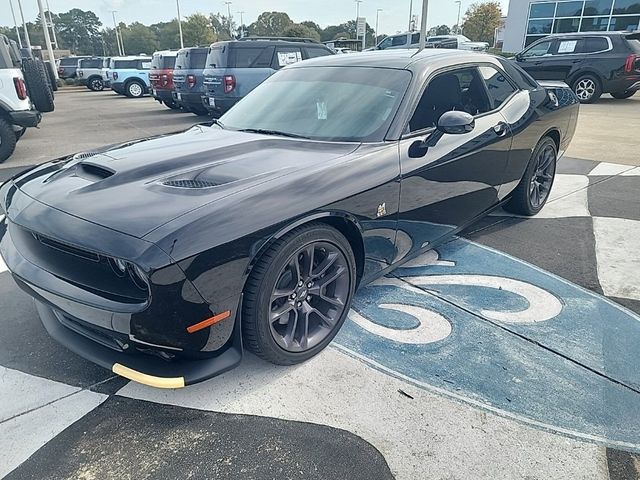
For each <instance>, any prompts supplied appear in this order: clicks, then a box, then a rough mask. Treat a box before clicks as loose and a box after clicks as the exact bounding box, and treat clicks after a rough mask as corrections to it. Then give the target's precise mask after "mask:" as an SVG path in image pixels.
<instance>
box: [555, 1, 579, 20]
mask: <svg viewBox="0 0 640 480" xmlns="http://www.w3.org/2000/svg"><path fill="white" fill-rule="evenodd" d="M583 6H584V2H583V1H579V2H558V8H557V10H556V18H559V17H579V16H580V15H582V7H583Z"/></svg>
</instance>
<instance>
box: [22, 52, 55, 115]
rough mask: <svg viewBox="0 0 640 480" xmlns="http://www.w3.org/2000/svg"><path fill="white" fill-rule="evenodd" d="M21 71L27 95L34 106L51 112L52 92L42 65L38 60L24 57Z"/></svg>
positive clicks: (52, 106)
mask: <svg viewBox="0 0 640 480" xmlns="http://www.w3.org/2000/svg"><path fill="white" fill-rule="evenodd" d="M22 72H23V73H24V80H25V83H26V84H27V91H28V92H29V97H30V98H31V101H32V102H33V104H34V105H35V106H36V108H37V109H38V110H39V111H40V112H42V113H47V112H53V110H54V108H55V106H54V104H53V92H52V90H51V88H50V87H49V84H48V82H47V79H48V75H47V73H46V72H45V69H44V65H40V64H39V61H38V60H34V59H32V58H25V59H24V60H22Z"/></svg>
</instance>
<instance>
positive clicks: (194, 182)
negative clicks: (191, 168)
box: [163, 180, 218, 188]
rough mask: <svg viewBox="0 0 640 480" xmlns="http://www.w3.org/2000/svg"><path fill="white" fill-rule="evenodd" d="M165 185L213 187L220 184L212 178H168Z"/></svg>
mask: <svg viewBox="0 0 640 480" xmlns="http://www.w3.org/2000/svg"><path fill="white" fill-rule="evenodd" d="M163 185H166V186H167V187H176V188H211V187H215V186H217V185H218V184H217V183H215V182H212V181H211V180H167V181H166V182H164V183H163Z"/></svg>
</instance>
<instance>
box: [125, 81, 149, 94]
mask: <svg viewBox="0 0 640 480" xmlns="http://www.w3.org/2000/svg"><path fill="white" fill-rule="evenodd" d="M144 91H145V86H144V84H143V83H142V82H140V81H138V80H131V81H129V82H127V84H126V85H125V86H124V92H125V95H126V96H127V97H129V98H141V97H143V96H144Z"/></svg>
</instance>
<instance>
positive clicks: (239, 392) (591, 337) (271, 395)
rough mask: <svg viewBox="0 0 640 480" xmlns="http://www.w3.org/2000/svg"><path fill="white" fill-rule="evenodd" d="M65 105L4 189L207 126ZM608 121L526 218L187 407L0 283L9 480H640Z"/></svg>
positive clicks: (456, 249) (636, 297)
mask: <svg viewBox="0 0 640 480" xmlns="http://www.w3.org/2000/svg"><path fill="white" fill-rule="evenodd" d="M56 100H57V103H56V112H54V113H53V114H50V115H47V116H45V120H44V121H43V124H42V127H41V128H40V130H39V131H30V132H27V134H26V136H25V137H24V139H23V140H21V141H20V143H19V144H18V149H17V150H16V154H15V155H14V157H12V158H11V159H10V160H9V161H7V162H6V164H5V165H2V168H1V169H0V179H5V178H8V177H9V176H10V175H13V174H15V173H17V171H19V170H20V169H22V168H24V167H25V166H28V165H33V164H35V163H39V162H41V161H44V160H47V159H50V158H55V157H58V156H62V155H65V154H68V153H73V152H77V151H82V150H87V149H91V148H93V147H96V146H100V145H103V144H105V143H107V144H108V143H117V142H121V141H125V140H128V139H133V138H137V137H141V136H146V135H155V134H162V133H169V132H172V131H177V130H181V129H184V128H188V127H189V126H190V125H192V124H194V123H197V122H199V121H202V120H203V119H201V118H199V117H196V116H194V115H193V114H189V113H180V112H174V111H171V110H169V109H166V108H165V107H163V106H161V105H159V104H156V103H155V102H153V101H152V100H150V99H148V98H143V99H126V98H124V97H118V96H115V95H114V94H112V93H111V92H101V93H92V92H89V91H85V90H83V89H69V90H63V91H61V92H59V93H58V95H57V97H56ZM616 102H617V103H615V105H617V106H615V107H614V106H613V105H614V102H612V101H611V100H610V99H604V98H603V100H602V103H598V104H595V105H589V106H583V107H582V110H581V116H580V121H579V130H578V135H577V137H576V138H575V139H574V142H573V144H572V147H571V149H570V150H569V152H568V154H567V155H570V156H567V157H565V158H564V159H563V160H562V161H561V162H560V164H559V169H558V177H557V180H556V184H555V186H554V190H553V194H552V198H551V199H550V201H549V203H548V205H547V206H546V207H545V209H544V210H543V211H542V212H541V213H540V214H539V215H538V216H536V217H535V218H527V219H524V218H518V217H514V216H512V215H510V214H507V213H506V212H504V211H502V210H499V211H496V212H494V213H493V214H491V215H490V216H489V217H487V218H485V219H484V220H482V221H481V222H480V223H478V224H476V225H474V226H473V227H472V228H470V229H469V230H468V231H466V232H463V234H462V235H461V237H460V238H457V239H454V240H452V241H451V242H449V243H447V244H446V245H444V246H442V247H441V248H438V249H437V251H435V252H430V253H427V254H425V255H423V256H422V257H420V258H418V259H416V260H415V261H412V262H410V263H409V264H406V265H404V266H403V267H402V268H400V269H398V270H397V271H395V272H394V273H393V274H392V275H389V276H388V277H385V278H384V279H381V280H380V281H378V282H375V283H374V284H372V285H370V286H368V287H366V288H365V289H363V290H362V291H361V292H359V293H358V295H357V297H356V299H355V302H354V308H353V310H352V312H351V313H350V316H349V320H348V321H347V322H346V323H345V325H344V327H343V329H342V331H341V332H340V334H339V335H338V337H337V338H336V340H335V341H334V342H333V344H332V345H331V346H330V347H329V348H328V349H326V350H325V351H324V352H323V353H322V354H320V355H319V356H317V357H316V358H314V359H312V360H311V361H309V362H307V363H305V364H303V365H300V366H296V367H276V366H273V365H269V364H267V363H265V362H263V361H261V360H259V359H257V358H255V357H253V356H251V355H247V356H246V357H245V359H244V360H243V363H242V365H241V366H240V367H239V368H237V369H235V370H233V371H231V372H228V373H226V374H224V375H222V376H220V377H217V378H214V379H212V380H210V381H207V382H204V383H202V384H198V385H195V386H192V387H188V388H186V389H181V390H175V391H172V390H170V391H164V390H162V391H161V390H155V389H152V388H149V387H145V386H142V385H138V384H134V383H130V382H128V381H126V380H124V379H122V378H119V377H114V376H113V375H112V374H111V372H109V371H107V370H103V369H101V368H98V367H96V366H95V365H93V364H91V363H89V362H87V361H85V360H83V359H81V358H79V357H76V356H74V355H73V354H70V353H68V352H67V351H66V350H65V349H64V348H63V347H61V346H60V345H58V344H56V343H55V342H54V341H53V340H51V339H50V338H49V337H48V335H47V334H46V332H45V331H44V329H43V327H42V326H41V324H40V322H39V320H38V318H37V315H36V312H35V308H34V306H33V303H32V301H31V300H30V299H29V298H28V297H27V295H25V294H24V293H22V291H20V290H19V289H18V288H17V286H16V285H15V283H14V282H13V280H12V279H11V277H10V275H9V273H8V272H6V271H5V268H4V265H3V264H2V263H1V262H0V326H1V327H2V331H3V332H4V333H3V335H2V336H0V451H2V452H3V453H2V461H0V477H2V476H4V475H6V478H14V479H27V478H38V479H41V478H51V479H61V478H101V479H102V478H114V479H116V478H117V479H121V478H136V479H137V478H178V477H185V478H238V479H282V478H304V479H307V478H317V479H329V478H331V479H357V478H363V479H378V478H380V479H386V478H393V477H395V478H399V479H463V478H464V479H466V478H487V479H489V478H490V479H494V478H500V479H503V478H504V479H512V478H513V479H515V478H527V479H550V478H553V479H572V480H573V479H610V480H623V479H624V480H627V479H634V478H640V475H639V474H638V470H639V468H638V466H639V465H640V456H638V454H640V415H638V412H640V356H638V347H637V344H638V340H639V339H640V323H639V322H640V274H638V272H639V271H640V241H638V239H639V238H640V195H638V190H639V187H640V167H637V165H639V164H640V157H638V156H637V155H630V154H629V150H630V149H633V148H635V149H636V150H637V140H635V137H637V133H635V132H637V131H638V128H637V127H638V125H637V124H635V123H634V122H636V121H637V118H638V117H637V113H638V111H639V109H638V107H640V97H638V96H636V97H634V98H632V99H630V100H628V101H616ZM604 111H606V112H607V117H606V121H607V122H609V123H610V124H611V127H610V128H611V131H613V130H615V134H612V135H615V137H616V138H617V139H618V140H616V145H617V146H616V147H613V146H611V147H610V148H609V146H608V145H607V143H606V139H605V138H604V137H602V134H603V131H606V130H608V129H609V127H608V126H607V125H603V122H604V121H605V120H604V119H602V115H603V112H604ZM633 112H635V116H634V113H633ZM614 125H615V128H614ZM634 125H635V126H634ZM625 129H626V130H625ZM625 132H626V133H625ZM634 135H635V137H634ZM618 137H620V138H618ZM592 138H599V140H598V141H596V142H592V141H591V140H590V139H592ZM589 142H591V143H589ZM624 142H626V143H624ZM621 143H623V144H624V145H626V146H625V147H624V148H622V147H620V146H619V145H620V144H621ZM585 145H587V146H586V147H585ZM405 233H407V236H408V237H410V234H411V232H410V231H407V232H405ZM436 278H437V280H434V279H436Z"/></svg>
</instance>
